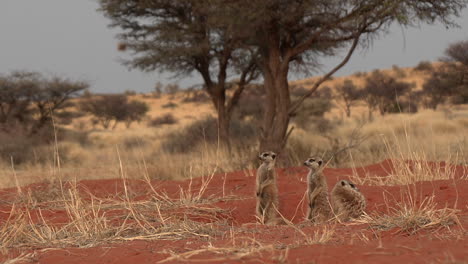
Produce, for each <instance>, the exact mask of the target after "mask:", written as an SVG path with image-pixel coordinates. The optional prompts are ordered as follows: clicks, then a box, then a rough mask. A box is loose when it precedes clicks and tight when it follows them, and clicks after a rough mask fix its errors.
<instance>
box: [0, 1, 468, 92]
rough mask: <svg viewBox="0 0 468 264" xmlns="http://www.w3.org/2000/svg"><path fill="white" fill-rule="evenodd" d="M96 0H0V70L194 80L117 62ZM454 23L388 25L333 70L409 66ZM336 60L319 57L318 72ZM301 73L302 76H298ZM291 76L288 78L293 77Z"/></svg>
mask: <svg viewBox="0 0 468 264" xmlns="http://www.w3.org/2000/svg"><path fill="white" fill-rule="evenodd" d="M97 8H98V3H97V0H0V74H7V73H9V72H10V71H12V70H28V71H39V72H42V73H45V74H58V75H62V76H64V77H69V78H71V79H84V80H87V81H90V82H91V91H92V92H112V93H114V92H123V91H125V90H134V91H138V92H149V91H152V90H153V88H154V84H155V83H156V82H157V81H161V82H162V83H169V82H176V83H178V84H179V85H180V86H182V87H187V86H190V85H193V84H197V83H200V78H198V76H197V75H196V74H195V73H194V74H193V75H192V76H187V77H186V78H183V79H180V78H179V79H170V78H169V77H170V76H171V74H170V73H168V74H164V75H161V74H159V73H158V72H155V73H142V72H140V71H138V70H131V71H129V70H128V69H127V68H126V67H125V66H123V65H122V64H121V63H120V62H119V58H122V57H123V56H124V54H123V53H121V52H118V51H117V49H116V47H117V40H116V38H115V35H116V33H117V32H118V31H117V29H110V28H108V27H107V25H108V24H109V22H110V21H109V20H108V19H107V18H105V17H104V16H103V15H102V14H101V13H99V12H97V11H96V9H97ZM456 21H457V23H458V24H459V25H460V28H453V29H449V30H447V29H445V27H443V26H442V25H436V26H427V25H422V26H421V27H420V28H410V29H402V28H400V27H399V26H394V27H392V28H391V33H390V34H388V35H385V36H382V37H380V38H379V39H377V40H375V41H374V43H373V45H372V46H371V48H369V49H367V50H365V51H363V50H360V51H357V52H355V54H354V55H353V57H352V58H351V61H350V62H349V63H348V64H347V65H346V66H344V68H343V69H342V70H341V71H340V72H339V73H338V75H347V74H352V73H354V72H357V71H370V70H373V69H377V68H390V67H392V65H398V66H400V67H406V66H414V65H416V64H417V63H418V62H420V61H422V60H437V59H438V58H439V57H441V56H442V54H443V51H444V49H445V48H446V47H447V45H448V44H449V43H452V42H454V41H459V40H467V39H468V10H466V9H465V10H464V11H463V13H462V16H461V17H460V18H459V19H457V20H456ZM336 61H337V59H327V60H323V61H322V64H323V65H324V68H323V71H325V70H326V69H329V68H331V67H333V65H334V63H336ZM301 77H303V76H301ZM294 78H297V77H293V78H291V79H294Z"/></svg>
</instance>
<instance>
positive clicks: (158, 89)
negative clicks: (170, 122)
mask: <svg viewBox="0 0 468 264" xmlns="http://www.w3.org/2000/svg"><path fill="white" fill-rule="evenodd" d="M163 87H164V86H163V84H162V83H161V82H157V83H156V84H155V85H154V97H156V98H158V97H160V96H161V94H162V91H163Z"/></svg>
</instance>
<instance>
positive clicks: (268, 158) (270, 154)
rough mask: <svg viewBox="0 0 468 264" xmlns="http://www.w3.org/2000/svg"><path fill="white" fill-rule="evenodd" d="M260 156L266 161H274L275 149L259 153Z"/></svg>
mask: <svg viewBox="0 0 468 264" xmlns="http://www.w3.org/2000/svg"><path fill="white" fill-rule="evenodd" d="M258 158H259V159H260V160H261V161H262V162H265V163H274V162H275V160H276V153H274V152H273V151H265V152H263V153H261V154H260V155H258Z"/></svg>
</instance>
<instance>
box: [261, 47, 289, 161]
mask: <svg viewBox="0 0 468 264" xmlns="http://www.w3.org/2000/svg"><path fill="white" fill-rule="evenodd" d="M262 64H263V65H262V71H263V78H264V85H265V90H266V102H265V110H264V114H263V121H262V127H261V133H260V152H263V151H273V152H276V153H278V154H279V153H281V152H282V150H283V149H284V147H285V145H286V140H287V136H288V132H287V130H288V126H289V120H290V116H289V108H290V106H291V98H290V96H289V86H288V70H289V62H288V61H285V60H281V59H280V51H279V49H278V48H275V47H270V49H269V50H268V52H267V55H266V56H265V61H263V63H262Z"/></svg>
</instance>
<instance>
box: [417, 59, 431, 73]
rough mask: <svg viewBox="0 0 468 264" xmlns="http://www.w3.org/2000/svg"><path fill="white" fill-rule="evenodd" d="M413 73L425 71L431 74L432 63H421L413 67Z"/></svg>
mask: <svg viewBox="0 0 468 264" xmlns="http://www.w3.org/2000/svg"><path fill="white" fill-rule="evenodd" d="M414 70H415V71H425V72H432V71H433V70H434V67H433V66H432V63H431V62H430V61H421V62H420V63H418V65H416V67H414Z"/></svg>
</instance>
